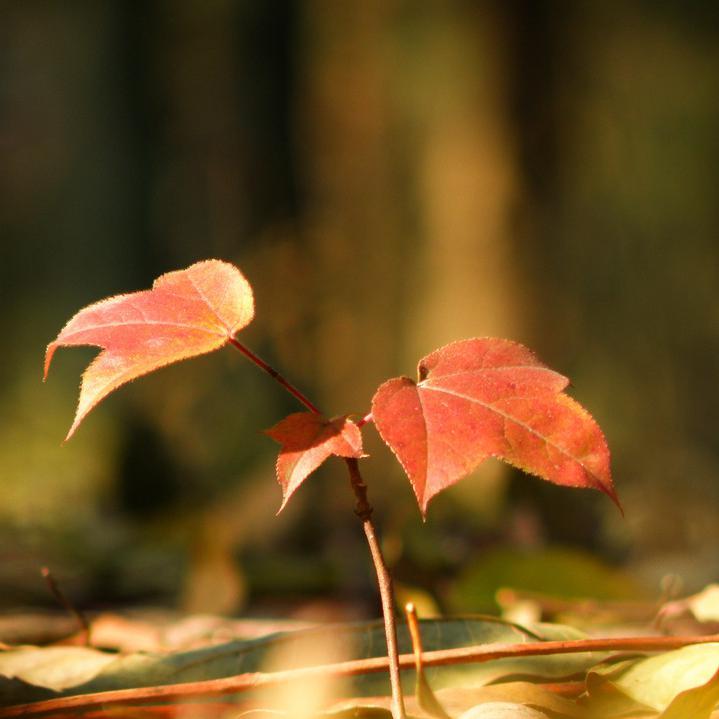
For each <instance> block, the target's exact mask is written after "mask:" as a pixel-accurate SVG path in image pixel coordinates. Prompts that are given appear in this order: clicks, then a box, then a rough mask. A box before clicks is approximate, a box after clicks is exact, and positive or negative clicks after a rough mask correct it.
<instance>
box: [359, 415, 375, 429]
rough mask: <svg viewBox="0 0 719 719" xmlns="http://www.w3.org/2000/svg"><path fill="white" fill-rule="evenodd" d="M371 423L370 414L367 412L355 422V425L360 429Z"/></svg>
mask: <svg viewBox="0 0 719 719" xmlns="http://www.w3.org/2000/svg"><path fill="white" fill-rule="evenodd" d="M371 421H372V412H368V413H367V414H366V415H365V416H364V417H362V419H360V420H357V422H355V424H356V425H357V426H358V427H360V428H361V427H364V426H365V425H366V424H367V423H368V422H371Z"/></svg>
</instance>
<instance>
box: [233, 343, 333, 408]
mask: <svg viewBox="0 0 719 719" xmlns="http://www.w3.org/2000/svg"><path fill="white" fill-rule="evenodd" d="M229 343H230V344H231V345H232V346H233V347H235V348H236V349H238V350H239V351H240V352H242V354H243V355H245V357H247V359H249V360H250V361H251V362H254V363H255V364H256V365H257V366H258V367H259V368H260V369H261V370H263V371H264V372H267V374H268V375H270V377H272V379H273V380H275V382H278V383H279V384H281V385H282V386H283V387H284V388H285V389H286V390H287V391H288V392H289V393H290V394H291V395H292V396H293V397H294V398H295V399H296V400H298V401H299V402H301V403H302V404H303V405H304V406H305V407H307V409H308V410H309V411H310V412H314V413H315V414H322V412H320V411H319V409H317V407H316V406H315V405H314V404H313V403H312V402H310V400H309V399H307V397H305V395H304V394H302V392H300V391H299V390H298V389H297V387H295V386H294V385H293V384H291V383H290V382H289V381H288V380H286V379H285V378H284V377H283V376H282V375H281V374H280V373H279V372H278V371H277V370H276V369H275V368H274V367H272V366H271V365H269V364H267V362H265V361H264V360H263V359H262V358H261V357H258V356H257V355H256V354H255V353H254V352H253V351H252V350H251V349H249V348H247V347H245V345H243V344H242V343H241V342H238V341H237V340H236V339H235V338H234V337H230V339H229Z"/></svg>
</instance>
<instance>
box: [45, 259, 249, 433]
mask: <svg viewBox="0 0 719 719" xmlns="http://www.w3.org/2000/svg"><path fill="white" fill-rule="evenodd" d="M253 316H254V301H253V297H252V289H251V288H250V285H249V283H248V282H247V280H246V279H245V277H244V276H243V275H242V273H241V272H240V271H239V270H238V269H237V268H236V267H235V266H234V265H231V264H229V263H227V262H221V261H220V260H205V261H204V262H198V263H196V264H194V265H192V266H190V267H188V268H187V269H185V270H178V271H177V272H169V273H167V274H165V275H162V276H161V277H158V279H157V280H155V282H154V284H153V286H152V289H151V290H144V291H142V292H133V293H131V294H125V295H117V296H116V297H110V298H109V299H105V300H102V301H100V302H97V303H95V304H92V305H89V306H88V307H85V308H84V309H82V310H80V311H79V312H78V313H77V314H76V315H75V316H74V317H73V318H72V319H71V320H70V321H69V322H68V323H67V324H66V325H65V327H63V329H62V331H61V332H60V334H59V335H58V336H57V339H55V340H53V341H52V342H51V343H50V344H49V345H48V346H47V352H46V354H45V377H47V373H48V370H49V369H50V363H51V361H52V358H53V355H54V353H55V350H56V349H57V348H58V347H62V346H70V345H94V346H97V347H102V352H100V354H99V355H98V356H97V357H96V358H95V359H94V360H93V361H92V362H91V363H90V365H89V366H88V368H87V369H86V370H85V373H84V374H83V377H82V385H81V387H80V399H79V402H78V406H77V412H76V414H75V419H74V421H73V423H72V426H71V427H70V431H69V432H68V434H67V437H66V439H69V438H70V437H71V436H72V434H73V433H74V432H75V430H76V429H77V427H78V425H79V424H80V422H82V420H83V419H84V418H85V416H86V415H87V413H88V412H89V411H90V410H91V409H92V408H93V407H95V405H97V404H98V402H100V401H101V400H102V399H104V398H105V397H106V396H107V395H108V394H110V392H112V391H113V390H115V389H117V388H118V387H120V386H121V385H123V384H125V383H126V382H129V381H130V380H133V379H135V378H136V377H140V376H141V375H144V374H147V373H148V372H152V371H153V370H155V369H158V368H159V367H162V366H164V365H167V364H170V363H172V362H178V361H179V360H183V359H187V358H189V357H194V356H196V355H200V354H205V353H206V352H211V351H213V350H216V349H218V348H220V347H222V346H223V345H224V344H226V343H227V342H228V341H229V340H230V339H231V338H232V337H233V336H234V335H235V333H236V332H238V331H239V330H241V329H242V328H243V327H245V326H246V325H248V324H249V323H250V322H251V321H252V318H253Z"/></svg>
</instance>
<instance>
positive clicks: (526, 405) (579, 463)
mask: <svg viewBox="0 0 719 719" xmlns="http://www.w3.org/2000/svg"><path fill="white" fill-rule="evenodd" d="M418 374H419V382H415V381H414V380H411V379H408V378H406V377H400V378H396V379H391V380H389V381H388V382H385V383H384V384H383V385H382V386H381V387H380V388H379V389H378V390H377V392H376V394H375V396H374V398H373V400H372V417H373V419H374V422H375V425H376V426H377V429H378V431H379V433H380V435H381V437H382V439H383V440H384V441H385V442H386V443H387V444H388V445H389V447H390V448H391V449H392V451H393V452H394V453H395V455H396V456H397V458H398V459H399V461H400V463H401V464H402V466H403V468H404V470H405V472H406V473H407V476H408V477H409V480H410V483H411V484H412V488H413V489H414V492H415V495H416V497H417V501H418V503H419V506H420V509H421V511H422V513H423V514H425V513H426V511H427V505H428V503H429V501H430V500H431V499H432V497H434V496H435V495H436V494H437V493H438V492H441V491H442V490H443V489H446V488H447V487H450V486H452V485H453V484H454V483H455V482H457V481H459V480H460V479H462V478H463V477H465V476H466V475H467V474H469V473H470V472H471V471H472V470H473V469H475V468H476V467H477V466H478V465H479V464H480V463H481V462H482V461H484V460H485V459H486V458H487V457H497V458H499V459H502V460H504V461H505V462H509V463H510V464H512V465H515V466H517V467H519V468H521V469H523V470H525V471H527V472H530V473H532V474H536V475H538V476H539V477H542V478H543V479H546V480H548V481H550V482H554V483H555V484H562V485H567V486H571V487H592V488H594V489H599V490H601V491H603V492H605V493H606V494H608V495H609V496H610V497H611V498H612V499H613V500H614V501H615V502H617V497H616V494H615V492H614V487H613V484H612V479H611V474H610V468H609V449H608V448H607V443H606V441H605V439H604V436H603V435H602V431H601V430H600V429H599V426H598V425H597V423H596V422H595V421H594V420H593V419H592V417H591V416H590V415H589V414H588V413H587V412H586V411H585V410H584V409H583V408H582V407H581V406H580V405H579V404H577V402H575V401H574V400H572V399H571V398H570V397H568V396H567V395H565V394H563V393H562V390H563V389H564V388H565V387H566V386H567V384H568V380H567V379H566V378H565V377H563V376H562V375H560V374H557V373H556V372H553V371H552V370H550V369H548V368H547V367H545V366H544V365H543V364H541V362H539V361H538V360H537V359H536V357H535V356H534V355H533V354H532V353H531V352H530V351H529V350H528V349H527V348H526V347H523V346H522V345H519V344H516V343H514V342H510V341H508V340H501V339H493V338H484V339H469V340H463V341H461V342H455V343H453V344H450V345H447V346H445V347H442V348H440V349H438V350H436V351H435V352H432V354H430V355H427V357H425V358H424V359H422V360H421V361H420V363H419V368H418Z"/></svg>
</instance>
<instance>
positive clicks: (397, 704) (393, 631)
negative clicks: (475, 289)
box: [229, 337, 406, 719]
mask: <svg viewBox="0 0 719 719" xmlns="http://www.w3.org/2000/svg"><path fill="white" fill-rule="evenodd" d="M229 342H230V344H231V345H232V346H233V347H235V348H236V349H238V350H239V351H240V352H242V354H244V355H245V357H247V358H248V359H249V360H251V361H252V362H254V363H255V364H256V365H257V366H258V367H259V368H260V369H261V370H263V371H265V372H267V374H268V375H270V377H272V379H274V380H275V381H276V382H278V383H279V384H280V385H282V387H284V388H285V389H286V390H287V391H288V392H289V393H290V394H291V395H292V396H293V397H295V398H296V399H297V400H299V401H300V402H301V403H302V404H303V405H304V406H305V407H307V409H309V410H310V412H314V413H315V414H322V412H320V410H319V409H318V408H317V406H316V405H314V404H313V403H312V402H311V401H310V400H309V399H308V398H307V397H306V396H305V395H304V394H303V393H302V392H300V390H298V389H297V388H296V387H295V386H294V385H293V384H291V383H290V382H289V381H288V380H286V379H285V378H284V377H283V376H282V375H281V374H280V373H279V372H278V371H277V370H276V369H275V368H274V367H272V366H271V365H269V364H267V362H265V361H264V360H263V359H261V358H260V357H258V356H257V355H256V354H255V353H254V352H253V351H252V350H250V349H249V348H247V347H245V346H244V345H243V344H242V343H241V342H238V341H237V340H236V339H235V338H234V337H231V338H230V340H229ZM370 416H371V415H368V416H367V417H365V418H364V419H363V420H362V423H363V424H364V423H365V422H367V421H368V419H369V417H370ZM360 426H361V425H360ZM345 461H346V463H347V469H348V471H349V477H350V485H351V486H352V490H353V491H354V494H355V497H356V498H357V506H356V508H355V514H357V516H358V517H359V518H360V519H361V520H362V528H363V530H364V533H365V537H366V538H367V544H368V545H369V549H370V554H371V555H372V562H373V564H374V568H375V572H376V574H377V586H378V587H379V593H380V599H381V601H382V614H383V617H384V628H385V637H386V639H387V654H388V657H389V675H390V677H389V678H390V684H391V685H392V716H393V718H394V719H405V717H406V713H405V707H404V697H403V695H402V682H401V678H400V673H399V659H398V655H399V650H398V648H397V627H396V624H395V618H394V593H393V591H392V577H391V576H390V573H389V571H388V569H387V565H386V564H385V561H384V557H383V556H382V549H381V548H380V545H379V542H378V541H377V535H376V533H375V529H374V525H373V524H372V519H371V516H372V507H371V506H370V504H369V502H368V501H367V486H366V485H365V483H364V481H363V480H362V475H361V474H360V471H359V464H358V463H357V460H356V459H354V458H351V459H347V460H345Z"/></svg>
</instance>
